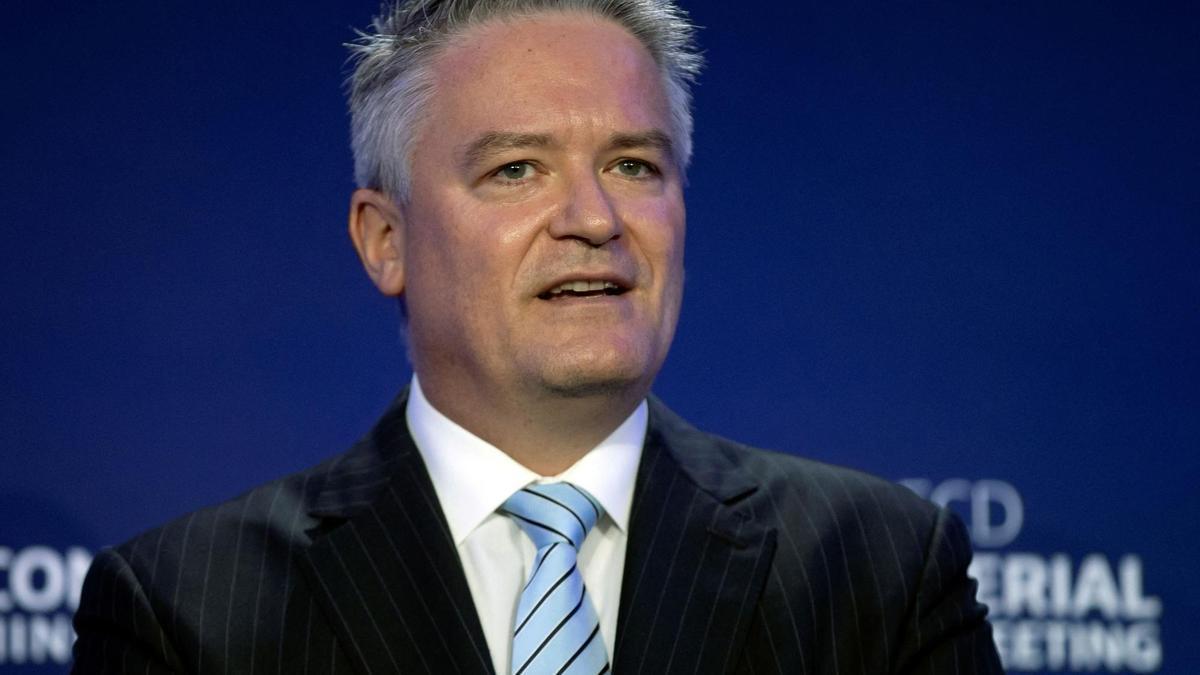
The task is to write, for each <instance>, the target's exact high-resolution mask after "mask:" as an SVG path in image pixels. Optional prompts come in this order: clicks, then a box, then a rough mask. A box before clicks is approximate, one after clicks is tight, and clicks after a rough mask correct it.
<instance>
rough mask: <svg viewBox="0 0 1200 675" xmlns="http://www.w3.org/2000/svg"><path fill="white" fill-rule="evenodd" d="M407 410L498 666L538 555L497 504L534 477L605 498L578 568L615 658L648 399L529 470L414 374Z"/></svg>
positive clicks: (502, 669)
mask: <svg viewBox="0 0 1200 675" xmlns="http://www.w3.org/2000/svg"><path fill="white" fill-rule="evenodd" d="M405 415H406V418H407V420H408V429H409V431H410V432H411V433H412V437H413V441H415V442H416V444H417V449H418V450H419V451H420V452H421V457H422V459H424V460H425V467H426V468H427V469H428V470H429V477H430V479H431V480H432V481H433V487H434V489H435V490H436V491H437V496H438V501H440V502H441V506H442V512H443V513H445V515H446V520H447V521H448V522H449V525H450V534H451V536H452V537H453V538H454V544H455V546H456V547H457V549H458V557H459V559H461V560H462V565H463V570H464V571H465V572H466V575H467V585H468V586H470V588H471V597H472V598H474V600H475V610H476V611H477V612H478V613H479V621H480V623H481V624H482V625H483V634H484V637H485V638H486V639H487V645H488V650H489V651H490V652H491V654H492V664H493V666H494V667H495V669H496V672H497V673H507V672H509V663H508V660H509V652H510V651H511V650H512V633H513V628H514V625H513V624H514V622H515V616H516V613H517V601H518V600H519V599H520V595H521V589H522V588H523V587H524V586H525V582H526V580H527V579H528V578H529V573H530V570H531V568H532V566H533V559H534V555H535V554H536V550H535V549H534V547H533V542H532V541H531V540H530V539H529V537H528V535H526V534H525V533H524V532H523V531H521V528H519V527H518V526H517V525H516V523H514V522H513V520H512V519H511V518H508V517H507V516H502V515H500V514H498V513H496V509H497V508H499V507H500V505H501V504H503V503H504V500H506V499H508V498H509V496H511V495H512V494H513V493H514V492H516V491H517V490H519V489H521V488H522V487H524V486H526V485H528V484H530V483H550V482H556V481H570V482H571V483H574V484H575V485H578V486H579V487H581V488H583V489H585V490H587V491H588V492H589V493H591V495H592V496H593V497H595V498H596V500H597V501H599V502H600V505H601V506H603V507H604V516H603V517H602V518H601V519H600V520H599V522H597V523H596V526H595V527H594V528H593V529H592V531H591V533H590V534H588V537H587V539H586V540H585V541H584V543H583V547H582V548H581V550H580V551H579V569H580V571H581V572H582V574H583V581H584V583H585V584H586V585H587V592H588V596H590V597H591V599H592V604H593V605H595V607H596V613H597V614H598V615H599V617H600V635H601V637H603V638H604V646H605V648H606V649H608V657H609V659H610V661H611V659H612V656H613V646H614V642H613V640H614V639H615V637H616V632H617V609H618V608H617V605H618V604H619V603H620V599H621V577H622V574H623V571H624V567H625V543H626V533H627V532H628V528H629V509H630V506H631V504H632V502H633V481H634V477H635V476H636V474H637V467H638V461H639V460H640V459H641V456H642V444H643V443H644V442H645V439H646V420H647V412H646V402H645V401H642V403H641V405H639V406H638V407H637V409H636V410H634V411H633V414H631V415H630V416H629V418H628V419H626V420H625V421H624V422H623V423H622V424H621V426H619V427H617V429H616V431H614V432H612V434H610V435H609V437H608V438H606V439H604V440H603V441H602V442H601V443H600V445H598V446H596V447H595V448H594V449H592V450H591V451H590V452H588V453H587V454H586V455H584V456H583V457H582V458H580V460H579V461H578V462H576V463H575V464H574V465H572V466H571V467H570V468H569V469H567V470H566V471H564V472H562V473H561V474H559V475H557V476H540V475H538V474H536V473H534V472H533V471H530V470H529V469H527V468H525V467H524V466H523V465H521V464H519V463H517V462H516V461H515V460H514V459H513V458H511V457H509V456H508V455H506V454H504V453H503V452H502V451H500V450H499V449H498V448H496V447H495V446H493V445H490V444H489V443H487V442H486V441H484V440H483V439H481V438H479V437H478V436H475V435H474V434H472V433H471V432H469V431H467V430H466V429H464V428H462V427H461V426H459V425H458V424H455V423H454V422H453V421H452V420H450V418H448V417H446V416H445V415H443V414H442V413H440V412H438V410H437V409H435V408H434V407H433V406H432V405H431V404H430V403H429V400H428V399H426V398H425V394H424V393H422V391H421V385H420V383H419V382H418V381H417V378H416V376H415V375H414V376H413V380H412V387H411V388H410V390H409V395H408V407H407V409H406V410H405Z"/></svg>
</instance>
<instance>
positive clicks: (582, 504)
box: [500, 483, 609, 675]
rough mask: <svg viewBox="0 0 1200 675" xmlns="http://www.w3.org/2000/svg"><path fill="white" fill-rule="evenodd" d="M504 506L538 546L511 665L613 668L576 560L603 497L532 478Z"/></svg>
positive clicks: (528, 671)
mask: <svg viewBox="0 0 1200 675" xmlns="http://www.w3.org/2000/svg"><path fill="white" fill-rule="evenodd" d="M500 512H501V513H504V514H507V515H508V516H510V517H511V518H512V519H513V520H515V521H516V523H517V524H518V525H520V526H521V529H522V530H524V531H525V534H527V535H529V538H530V539H532V540H533V545H534V546H536V547H537V557H536V558H534V561H533V573H532V574H530V575H529V581H528V582H526V584H525V589H524V590H522V591H521V601H520V603H518V605H517V616H516V623H514V624H513V644H512V661H511V663H512V665H511V667H510V672H511V673H512V674H513V675H542V674H543V673H555V674H559V673H569V674H571V675H576V674H578V675H597V674H598V673H606V672H608V670H609V666H608V654H607V653H606V652H605V650H604V640H603V639H601V636H600V620H599V619H598V618H597V616H596V609H595V607H593V606H592V600H591V598H589V597H588V594H587V589H586V588H584V585H583V575H581V574H580V573H579V567H578V565H577V564H576V556H577V555H578V554H579V547H580V546H583V539H584V537H586V536H587V534H588V532H589V531H591V529H592V526H594V525H595V524H596V521H597V520H599V519H600V514H601V513H603V512H604V509H603V508H601V506H600V503H599V502H597V501H596V499H595V498H594V497H592V496H591V495H589V494H588V493H586V492H584V491H583V490H581V489H580V488H577V487H575V486H574V485H571V484H570V483H551V484H548V485H537V484H531V485H528V486H526V487H524V488H521V489H520V490H517V492H516V493H514V494H513V496H511V497H509V498H508V500H507V501H506V502H504V505H503V506H501V507H500Z"/></svg>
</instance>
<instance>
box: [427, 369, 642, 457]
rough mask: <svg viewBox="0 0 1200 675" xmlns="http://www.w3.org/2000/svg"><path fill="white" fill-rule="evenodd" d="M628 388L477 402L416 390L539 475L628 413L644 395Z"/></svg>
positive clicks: (433, 384)
mask: <svg viewBox="0 0 1200 675" xmlns="http://www.w3.org/2000/svg"><path fill="white" fill-rule="evenodd" d="M628 389H629V390H626V389H621V390H613V391H608V390H605V391H603V392H600V393H594V394H589V395H584V396H563V395H561V394H560V395H554V394H545V395H541V396H514V395H511V394H501V395H490V396H483V397H481V396H478V395H476V396H470V395H467V394H466V392H463V391H458V390H457V389H456V388H455V387H451V386H447V385H446V383H443V382H439V381H437V380H436V378H431V379H429V380H427V379H426V377H425V376H424V375H422V376H421V391H422V393H424V394H425V398H426V399H427V400H428V401H429V403H430V404H431V405H433V407H434V408H436V409H437V410H438V411H439V412H441V413H442V414H443V415H445V416H446V417H448V418H450V419H451V420H453V421H454V422H455V423H456V424H458V425H459V426H461V427H463V428H464V429H466V430H467V431H470V432H471V433H473V434H475V435H476V436H478V437H479V438H482V439H483V440H485V441H487V442H488V443H490V444H491V445H493V446H495V447H497V448H499V449H500V450H501V451H503V452H504V453H505V454H507V455H508V456H510V457H512V458H513V459H514V460H516V461H517V462H518V463H520V464H521V465H523V466H525V467H526V468H528V469H529V470H530V471H533V472H535V473H537V474H539V475H542V476H554V475H557V474H560V473H562V472H563V471H565V470H567V469H568V468H570V467H571V465H573V464H575V462H577V461H579V459H580V458H581V457H583V456H584V455H585V454H587V453H588V452H589V451H590V450H591V449H592V448H594V447H596V446H597V445H599V444H600V442H601V441H603V440H604V439H605V438H608V436H609V435H610V434H612V432H613V431H615V430H616V428H617V427H619V426H620V425H621V423H622V422H624V421H625V420H626V419H627V418H628V417H629V415H631V414H632V413H633V411H634V409H636V408H637V406H638V404H639V403H641V401H642V399H644V398H645V396H646V391H645V390H643V389H641V388H637V389H634V388H628ZM472 391H474V392H478V391H479V389H477V388H472Z"/></svg>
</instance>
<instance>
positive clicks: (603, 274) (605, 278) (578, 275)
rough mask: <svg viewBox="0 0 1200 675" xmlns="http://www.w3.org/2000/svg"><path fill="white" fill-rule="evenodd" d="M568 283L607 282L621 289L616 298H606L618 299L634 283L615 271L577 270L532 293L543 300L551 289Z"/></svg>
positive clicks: (631, 287) (630, 288)
mask: <svg viewBox="0 0 1200 675" xmlns="http://www.w3.org/2000/svg"><path fill="white" fill-rule="evenodd" d="M568 281H586V282H593V281H600V282H608V283H611V284H614V285H616V286H617V287H619V288H620V289H621V293H620V294H618V296H608V297H619V295H624V294H625V293H628V292H629V291H632V290H633V288H634V282H633V280H632V279H631V278H630V277H629V276H627V275H625V274H622V273H620V272H617V271H615V270H594V271H593V270H579V271H575V272H571V273H569V274H563V275H560V276H557V277H555V278H554V279H553V280H552V281H550V282H549V283H547V284H545V285H544V286H542V287H541V289H540V290H538V291H537V293H534V297H536V298H539V299H544V298H542V296H544V295H546V294H547V293H549V292H550V291H551V290H552V289H555V288H558V287H559V286H561V285H563V284H565V283H567V282H568Z"/></svg>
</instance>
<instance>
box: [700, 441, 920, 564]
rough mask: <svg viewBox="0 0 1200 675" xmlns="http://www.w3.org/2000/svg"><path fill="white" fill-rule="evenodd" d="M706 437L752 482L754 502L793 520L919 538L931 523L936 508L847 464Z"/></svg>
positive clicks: (822, 526)
mask: <svg viewBox="0 0 1200 675" xmlns="http://www.w3.org/2000/svg"><path fill="white" fill-rule="evenodd" d="M708 436H709V438H710V439H711V440H712V442H713V443H714V444H715V446H716V447H717V448H718V449H719V451H720V452H721V453H722V454H723V455H725V456H726V457H727V458H728V459H729V461H730V463H731V464H732V465H734V466H737V467H739V469H740V470H741V471H743V472H745V473H747V474H748V475H749V476H750V478H751V480H752V481H753V482H754V483H755V484H756V485H757V486H758V488H759V492H761V493H762V494H760V495H758V500H757V501H758V502H762V503H766V504H768V505H769V507H770V509H771V510H774V511H776V512H778V515H779V516H780V517H782V518H784V519H785V521H787V522H790V523H792V524H793V525H796V524H797V523H798V522H799V521H800V520H803V521H804V522H805V523H816V524H818V525H819V526H820V527H821V528H829V529H838V530H843V531H844V530H846V529H847V528H851V527H855V528H859V529H866V530H869V531H880V530H886V531H890V532H898V531H904V532H905V533H906V536H907V535H908V534H911V535H912V536H913V537H915V538H916V539H917V540H918V541H921V542H924V541H927V538H928V537H929V536H930V535H931V534H932V530H933V529H934V528H935V527H937V523H938V520H939V514H940V512H941V509H940V507H938V506H937V505H935V504H933V503H932V502H930V501H928V500H926V499H924V498H922V497H920V496H919V495H917V494H916V493H915V492H913V491H912V490H910V489H908V488H906V487H904V486H903V485H900V484H899V483H896V482H893V481H890V480H887V479H885V478H881V477H879V476H876V475H873V474H870V473H867V472H865V471H861V470H858V469H853V468H850V467H845V466H838V465H835V464H829V463H826V462H822V461H818V460H814V459H809V458H806V457H800V456H797V455H793V454H789V453H784V452H779V451H775V450H766V449H762V448H756V447H752V446H749V445H745V444H743V443H739V442H737V441H732V440H729V439H726V438H721V437H719V436H712V435H708ZM801 516H802V518H801Z"/></svg>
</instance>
